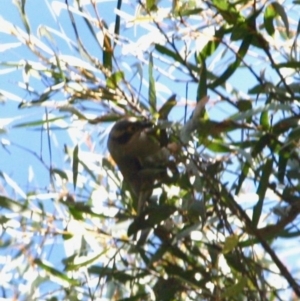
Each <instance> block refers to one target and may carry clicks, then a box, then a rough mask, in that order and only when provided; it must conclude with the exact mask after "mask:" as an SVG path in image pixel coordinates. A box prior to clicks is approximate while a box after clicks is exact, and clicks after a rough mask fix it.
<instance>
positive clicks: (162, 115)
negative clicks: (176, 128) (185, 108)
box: [158, 94, 177, 120]
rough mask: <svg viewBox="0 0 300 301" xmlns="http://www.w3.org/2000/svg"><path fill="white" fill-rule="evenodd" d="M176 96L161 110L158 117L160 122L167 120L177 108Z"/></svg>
mask: <svg viewBox="0 0 300 301" xmlns="http://www.w3.org/2000/svg"><path fill="white" fill-rule="evenodd" d="M176 104H177V101H176V94H173V95H172V96H171V97H170V98H169V99H168V100H167V101H166V102H165V103H164V104H163V105H162V107H161V108H160V109H159V111H158V116H159V119H160V120H166V119H167V118H168V115H169V113H170V112H171V110H172V109H173V108H174V107H175V106H176Z"/></svg>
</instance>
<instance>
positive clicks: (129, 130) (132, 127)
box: [127, 124, 136, 133]
mask: <svg viewBox="0 0 300 301" xmlns="http://www.w3.org/2000/svg"><path fill="white" fill-rule="evenodd" d="M127 132H129V133H134V132H136V126H135V125H133V124H132V125H129V126H128V128H127Z"/></svg>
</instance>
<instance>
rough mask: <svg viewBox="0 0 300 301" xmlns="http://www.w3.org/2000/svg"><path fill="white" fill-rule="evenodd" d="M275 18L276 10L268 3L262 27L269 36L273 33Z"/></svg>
mask: <svg viewBox="0 0 300 301" xmlns="http://www.w3.org/2000/svg"><path fill="white" fill-rule="evenodd" d="M276 16H277V13H276V10H275V8H274V6H273V3H270V4H269V5H268V6H267V7H266V10H265V13H264V25H265V28H266V31H267V33H268V34H269V35H270V36H273V34H274V32H275V28H274V24H273V21H274V18H275V17H276Z"/></svg>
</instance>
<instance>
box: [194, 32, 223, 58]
mask: <svg viewBox="0 0 300 301" xmlns="http://www.w3.org/2000/svg"><path fill="white" fill-rule="evenodd" d="M225 33H226V29H225V28H223V27H221V28H220V29H218V30H217V31H216V32H215V35H214V38H213V39H212V40H211V41H209V42H208V43H207V44H206V45H205V46H204V47H203V49H202V50H201V52H200V53H199V54H198V56H197V63H198V64H201V61H202V60H204V59H206V58H207V57H209V56H211V55H212V54H213V53H214V52H215V51H216V50H217V48H218V46H219V45H220V42H221V41H222V39H223V36H224V35H225Z"/></svg>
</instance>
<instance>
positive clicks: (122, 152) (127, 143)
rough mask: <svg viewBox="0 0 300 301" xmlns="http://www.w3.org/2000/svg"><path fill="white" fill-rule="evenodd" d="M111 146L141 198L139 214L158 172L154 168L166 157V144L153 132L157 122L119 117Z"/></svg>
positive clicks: (133, 188)
mask: <svg viewBox="0 0 300 301" xmlns="http://www.w3.org/2000/svg"><path fill="white" fill-rule="evenodd" d="M107 146H108V150H109V152H110V154H111V156H112V158H113V159H114V161H115V162H116V164H117V165H118V167H119V169H120V171H121V173H122V175H123V178H124V181H125V182H126V184H128V186H129V188H130V190H131V193H132V194H133V196H134V198H135V199H136V200H137V203H138V208H137V213H138V214H139V213H140V212H141V210H142V209H143V206H144V203H145V201H147V198H149V197H150V196H151V193H152V190H153V185H154V182H155V180H156V175H157V174H156V173H155V172H151V170H152V171H154V170H155V169H154V166H155V165H154V163H155V162H157V161H159V160H162V159H161V157H162V156H161V152H162V148H161V146H160V142H159V141H158V139H157V138H156V137H155V135H154V134H153V124H152V123H151V122H149V121H146V120H138V119H136V118H134V117H130V118H125V119H122V120H120V121H117V122H116V123H115V125H114V126H113V127H112V129H111V131H110V134H109V137H108V143H107ZM158 157H160V158H159V160H157V159H158ZM154 161H155V162H154Z"/></svg>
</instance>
